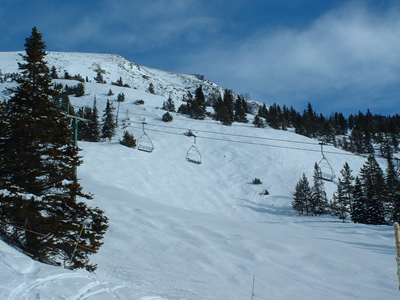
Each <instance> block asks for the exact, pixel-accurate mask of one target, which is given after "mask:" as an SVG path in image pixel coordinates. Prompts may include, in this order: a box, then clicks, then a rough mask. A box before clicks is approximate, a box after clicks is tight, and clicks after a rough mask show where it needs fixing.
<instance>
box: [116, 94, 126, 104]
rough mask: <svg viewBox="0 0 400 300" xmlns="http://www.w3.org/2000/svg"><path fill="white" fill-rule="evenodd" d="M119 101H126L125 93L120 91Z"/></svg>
mask: <svg viewBox="0 0 400 300" xmlns="http://www.w3.org/2000/svg"><path fill="white" fill-rule="evenodd" d="M117 101H118V102H125V94H124V93H119V94H118V95H117Z"/></svg>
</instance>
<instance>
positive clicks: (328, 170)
mask: <svg viewBox="0 0 400 300" xmlns="http://www.w3.org/2000/svg"><path fill="white" fill-rule="evenodd" d="M319 144H320V145H321V154H322V159H321V160H320V161H319V163H318V168H319V178H320V179H322V180H326V181H332V180H333V179H334V178H335V173H334V171H333V169H332V167H331V164H330V163H329V161H328V160H327V159H326V157H325V155H324V150H323V145H326V144H325V143H324V142H320V143H319Z"/></svg>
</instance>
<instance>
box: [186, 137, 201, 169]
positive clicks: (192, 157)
mask: <svg viewBox="0 0 400 300" xmlns="http://www.w3.org/2000/svg"><path fill="white" fill-rule="evenodd" d="M193 137H194V143H193V145H192V146H191V147H190V148H189V149H188V151H187V153H186V160H187V161H188V162H191V163H194V164H198V165H200V164H201V154H200V152H199V150H198V149H197V148H196V136H195V135H194V134H193Z"/></svg>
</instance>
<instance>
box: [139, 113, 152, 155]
mask: <svg viewBox="0 0 400 300" xmlns="http://www.w3.org/2000/svg"><path fill="white" fill-rule="evenodd" d="M144 124H147V123H146V121H145V119H143V121H142V128H143V134H142V136H141V137H140V138H139V139H138V141H137V144H138V146H137V149H138V150H140V151H145V152H152V151H153V150H154V146H153V142H152V141H151V139H150V138H149V136H148V135H147V133H146V131H145V130H144Z"/></svg>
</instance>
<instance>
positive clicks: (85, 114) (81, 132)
mask: <svg viewBox="0 0 400 300" xmlns="http://www.w3.org/2000/svg"><path fill="white" fill-rule="evenodd" d="M92 114H93V112H92V109H91V108H90V107H89V106H85V107H82V108H80V109H79V110H78V116H79V117H81V118H84V119H87V120H90V118H91V117H92ZM89 137H90V131H89V125H88V122H82V121H79V124H78V140H79V141H88V140H89Z"/></svg>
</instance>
